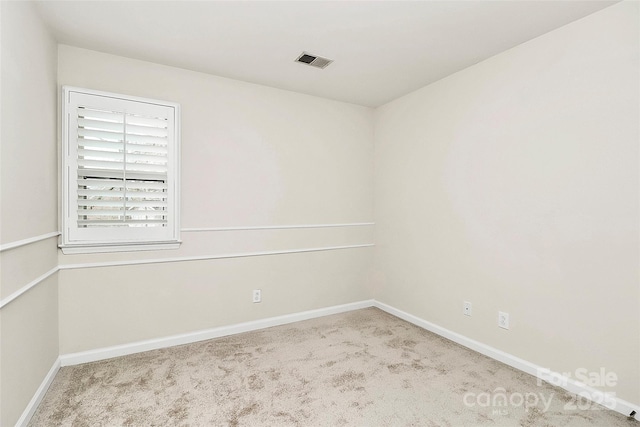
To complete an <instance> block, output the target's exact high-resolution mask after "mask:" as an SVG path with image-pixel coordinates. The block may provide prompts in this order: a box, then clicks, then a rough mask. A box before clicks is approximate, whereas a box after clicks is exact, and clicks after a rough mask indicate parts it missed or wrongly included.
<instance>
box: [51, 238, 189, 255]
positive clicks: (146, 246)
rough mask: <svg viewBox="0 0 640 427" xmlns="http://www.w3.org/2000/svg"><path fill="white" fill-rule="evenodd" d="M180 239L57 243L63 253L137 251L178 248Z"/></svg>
mask: <svg viewBox="0 0 640 427" xmlns="http://www.w3.org/2000/svg"><path fill="white" fill-rule="evenodd" d="M181 244H182V242H181V241H175V242H158V243H119V244H92V245H59V246H58V247H59V248H60V249H61V250H62V253H63V254H65V255H73V254H96V253H108V252H138V251H161V250H168V249H178V248H179V247H180V245H181Z"/></svg>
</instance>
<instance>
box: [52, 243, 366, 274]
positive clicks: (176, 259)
mask: <svg viewBox="0 0 640 427" xmlns="http://www.w3.org/2000/svg"><path fill="white" fill-rule="evenodd" d="M371 246H374V244H373V243H366V244H362V245H346V246H327V247H319V248H304V249H288V250H281V251H263V252H246V253H242V252H239V253H233V254H220V255H200V256H185V257H174V258H156V259H138V260H129V261H107V262H92V263H82V264H63V265H60V266H59V268H60V270H75V269H79V268H98V267H118V266H124V265H141V264H161V263H168V262H186V261H204V260H209V259H227V258H247V257H255V256H267V255H285V254H297V253H305V252H323V251H335V250H341V249H356V248H368V247H371Z"/></svg>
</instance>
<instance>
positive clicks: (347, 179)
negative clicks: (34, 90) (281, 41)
mask: <svg viewBox="0 0 640 427" xmlns="http://www.w3.org/2000/svg"><path fill="white" fill-rule="evenodd" d="M58 82H59V84H60V85H73V86H80V87H86V88H91V89H98V90H106V91H111V92H117V93H124V94H128V95H136V96H143V97H151V98H156V99H164V100H169V101H174V102H178V103H180V104H181V107H182V150H181V151H182V154H181V155H182V166H181V168H182V173H181V179H182V182H181V189H182V197H181V204H182V228H185V229H189V228H210V227H215V228H218V227H243V226H277V225H317V224H343V223H362V222H371V221H372V219H373V135H372V132H373V122H372V120H373V111H372V110H371V109H369V108H365V107H360V106H355V105H350V104H345V103H340V102H335V101H329V100H325V99H320V98H316V97H312V96H308V95H301V94H296V93H293V92H287V91H283V90H278V89H272V88H268V87H264V86H258V85H253V84H248V83H243V82H238V81H234V80H229V79H224V78H220V77H215V76H211V75H207V74H202V73H196V72H192V71H187V70H183V69H178V68H173V67H167V66H161V65H157V64H152V63H148V62H143V61H137V60H132V59H128V58H123V57H118V56H113V55H107V54H103V53H98V52H94V51H89V50H84V49H78V48H74V47H69V46H59V55H58ZM182 239H183V241H184V243H183V245H182V247H181V248H180V249H179V250H175V251H153V252H139V253H119V254H92V255H60V258H59V261H60V265H61V267H62V268H63V271H61V273H60V277H61V278H60V347H61V353H63V354H64V353H70V352H77V351H83V350H88V349H94V348H100V347H105V346H111V345H116V344H124V343H127V342H133V341H138V340H143V339H150V338H156V337H164V336H167V335H171V334H177V333H184V332H192V331H195V330H199V329H206V328H212V327H216V326H221V325H229V324H233V323H238V322H243V321H249V320H255V319H260V318H264V317H270V316H276V315H281V314H287V313H294V312H299V311H304V310H308V309H315V308H320V307H325V306H331V305H336V304H343V303H348V302H353V301H359V300H362V299H365V298H366V297H367V295H369V291H368V289H367V286H366V284H367V281H368V277H369V275H370V268H371V265H370V262H371V260H372V254H373V253H372V249H371V248H355V249H342V250H332V251H325V252H312V253H300V254H287V255H273V256H260V257H250V258H237V259H226V260H215V259H214V260H203V261H187V260H186V259H188V257H202V256H220V255H225V254H246V253H253V252H263V251H284V250H296V249H308V248H327V247H335V246H351V245H361V244H369V243H372V242H373V227H371V226H347V227H335V228H303V229H284V230H248V231H198V232H183V233H182ZM158 258H160V259H166V258H180V259H182V261H180V262H172V263H168V264H145V265H137V266H119V267H100V268H86V267H87V264H89V263H96V262H98V263H100V262H110V261H122V260H128V261H131V260H141V259H158ZM70 265H71V266H74V267H79V268H73V269H66V268H67V267H68V266H70ZM254 288H261V289H262V292H263V302H262V303H261V304H252V303H251V290H252V289H254Z"/></svg>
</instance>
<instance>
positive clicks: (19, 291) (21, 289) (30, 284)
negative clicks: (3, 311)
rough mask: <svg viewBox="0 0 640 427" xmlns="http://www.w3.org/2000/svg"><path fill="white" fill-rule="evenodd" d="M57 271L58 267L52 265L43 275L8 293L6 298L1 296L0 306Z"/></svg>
mask: <svg viewBox="0 0 640 427" xmlns="http://www.w3.org/2000/svg"><path fill="white" fill-rule="evenodd" d="M57 272H58V267H53V268H52V269H51V270H49V271H47V272H46V273H44V274H43V275H41V276H39V277H37V278H35V279H33V280H32V281H31V282H29V283H27V284H26V285H24V286H23V287H21V288H20V289H18V290H17V291H15V292H14V293H12V294H10V295H9V296H7V297H6V298H2V299H1V300H0V308H2V307H4V306H5V305H7V304H9V303H10V302H11V301H13V300H15V299H16V298H18V297H19V296H20V295H22V294H24V293H25V292H27V291H28V290H29V289H31V288H33V287H34V286H36V285H37V284H39V283H40V282H42V281H44V280H45V279H47V278H48V277H49V276H51V275H53V274H55V273H57Z"/></svg>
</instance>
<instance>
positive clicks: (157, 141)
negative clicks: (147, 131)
mask: <svg viewBox="0 0 640 427" xmlns="http://www.w3.org/2000/svg"><path fill="white" fill-rule="evenodd" d="M127 142H135V143H139V144H153V145H157V146H160V147H166V146H167V139H166V138H157V137H155V136H148V135H132V134H127Z"/></svg>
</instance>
